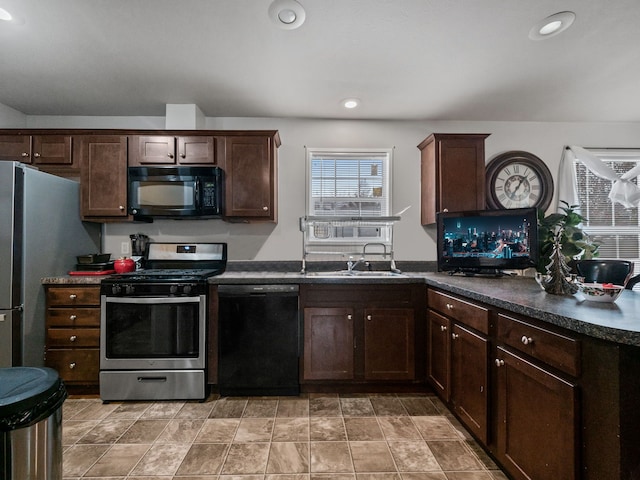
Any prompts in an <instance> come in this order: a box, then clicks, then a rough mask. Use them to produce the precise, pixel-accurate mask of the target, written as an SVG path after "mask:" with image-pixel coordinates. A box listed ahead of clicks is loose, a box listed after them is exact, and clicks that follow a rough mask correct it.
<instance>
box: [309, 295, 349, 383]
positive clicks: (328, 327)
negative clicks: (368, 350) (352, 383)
mask: <svg viewBox="0 0 640 480" xmlns="http://www.w3.org/2000/svg"><path fill="white" fill-rule="evenodd" d="M353 316H354V314H353V309H352V308H305V309H304V362H303V365H304V367H303V371H302V377H303V379H304V380H349V379H352V378H353V376H354V352H353V350H354V348H355V346H354V336H353Z"/></svg>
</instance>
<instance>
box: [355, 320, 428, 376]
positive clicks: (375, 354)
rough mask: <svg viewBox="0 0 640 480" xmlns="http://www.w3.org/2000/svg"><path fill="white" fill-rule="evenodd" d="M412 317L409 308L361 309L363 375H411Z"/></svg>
mask: <svg viewBox="0 0 640 480" xmlns="http://www.w3.org/2000/svg"><path fill="white" fill-rule="evenodd" d="M415 364H416V361H415V318H414V312H413V309H411V308H369V309H365V311H364V378H365V379H367V380H413V379H414V378H415Z"/></svg>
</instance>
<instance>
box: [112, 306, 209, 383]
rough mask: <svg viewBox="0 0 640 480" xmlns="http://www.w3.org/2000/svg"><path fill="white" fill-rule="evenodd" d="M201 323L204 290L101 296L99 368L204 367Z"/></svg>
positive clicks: (204, 312)
mask: <svg viewBox="0 0 640 480" xmlns="http://www.w3.org/2000/svg"><path fill="white" fill-rule="evenodd" d="M205 328H206V296H205V295H199V296H191V297H109V296H106V295H102V297H101V320H100V369H101V370H136V369H140V370H178V369H204V366H205V352H206V348H205V341H206V335H205Z"/></svg>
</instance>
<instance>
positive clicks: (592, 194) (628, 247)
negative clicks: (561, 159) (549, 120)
mask: <svg viewBox="0 0 640 480" xmlns="http://www.w3.org/2000/svg"><path fill="white" fill-rule="evenodd" d="M588 151H589V152H591V153H592V154H594V155H596V156H597V157H598V158H600V159H601V161H602V162H603V163H604V164H605V165H607V166H608V167H610V168H612V169H613V170H614V171H615V172H616V174H618V176H619V177H621V176H622V175H623V174H625V173H626V172H628V171H630V170H631V169H633V168H635V167H637V166H638V165H639V164H640V151H637V150H615V149H612V150H595V149H589V150H588ZM573 166H574V169H575V174H576V175H575V179H576V188H577V192H576V193H577V195H578V201H579V205H580V212H581V214H582V216H583V217H585V218H586V220H585V223H584V225H583V228H584V230H585V232H587V233H588V234H589V236H590V237H592V238H593V239H596V240H599V241H600V242H601V243H602V245H601V246H600V257H599V258H612V259H622V260H630V261H633V262H634V263H635V269H634V272H635V274H638V273H640V212H639V209H638V207H637V206H636V207H631V208H625V207H623V206H622V205H621V204H619V203H613V202H611V200H610V199H609V198H608V195H609V191H610V190H611V185H612V182H611V180H606V179H604V178H602V177H600V176H597V175H595V174H594V173H593V172H592V171H590V170H589V169H588V168H587V167H586V166H585V165H584V164H583V163H582V162H580V160H578V159H576V160H574V162H573ZM630 181H631V182H633V183H634V184H636V185H637V184H638V177H635V178H632V179H630Z"/></svg>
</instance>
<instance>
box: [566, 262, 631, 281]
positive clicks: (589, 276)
mask: <svg viewBox="0 0 640 480" xmlns="http://www.w3.org/2000/svg"><path fill="white" fill-rule="evenodd" d="M576 269H577V270H578V275H579V276H581V277H584V281H585V282H586V283H613V284H614V285H622V286H625V285H626V284H627V282H628V281H629V278H631V274H632V273H633V263H632V262H629V261H626V260H579V261H578V262H576Z"/></svg>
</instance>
